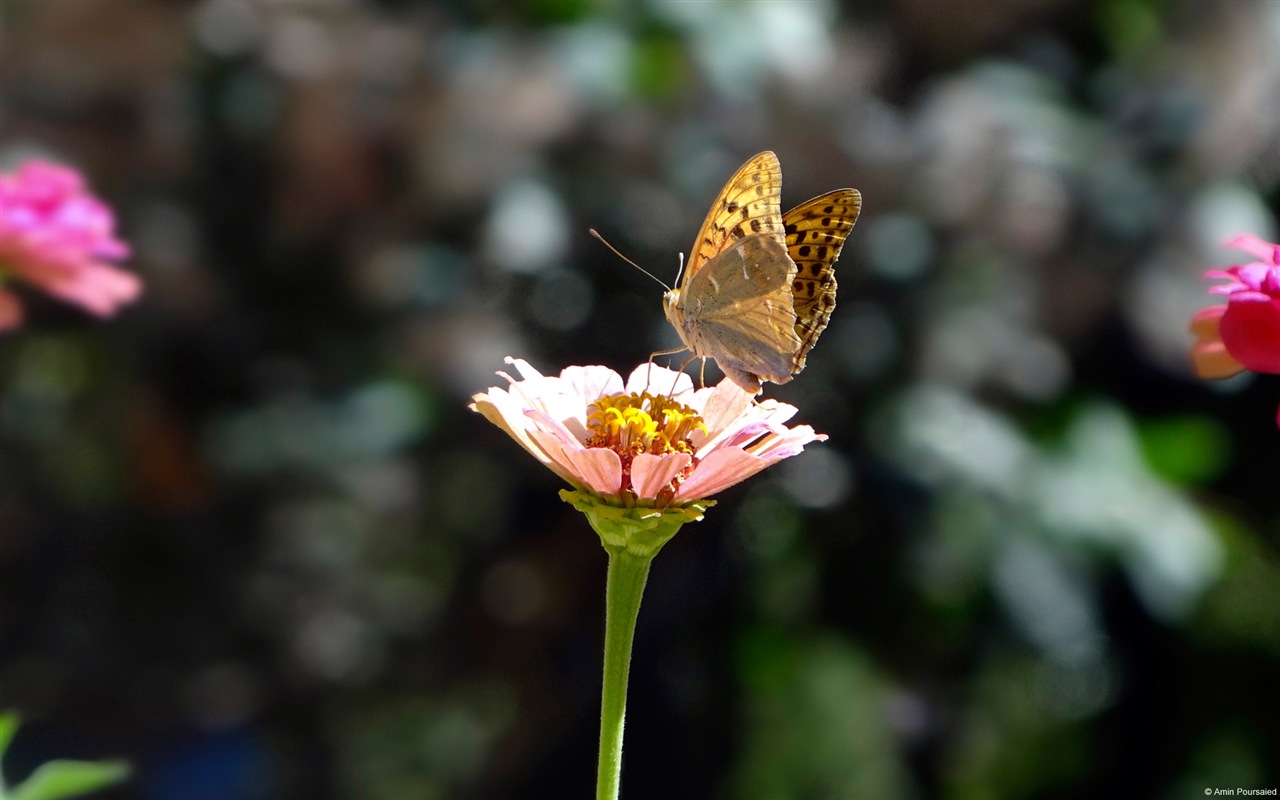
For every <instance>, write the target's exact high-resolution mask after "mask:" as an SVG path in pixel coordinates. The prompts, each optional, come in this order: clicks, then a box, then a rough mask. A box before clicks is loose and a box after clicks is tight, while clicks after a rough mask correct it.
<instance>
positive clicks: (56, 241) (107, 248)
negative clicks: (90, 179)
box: [0, 160, 142, 331]
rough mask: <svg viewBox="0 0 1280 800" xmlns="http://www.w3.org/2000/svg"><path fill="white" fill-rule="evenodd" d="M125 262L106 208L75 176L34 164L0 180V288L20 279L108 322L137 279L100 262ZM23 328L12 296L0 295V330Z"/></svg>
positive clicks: (136, 289)
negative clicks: (5, 283)
mask: <svg viewBox="0 0 1280 800" xmlns="http://www.w3.org/2000/svg"><path fill="white" fill-rule="evenodd" d="M128 255H129V246H128V245H127V244H125V243H124V242H123V241H121V240H120V239H118V238H116V235H115V215H114V214H112V212H111V208H110V207H109V206H107V204H106V203H104V202H102V201H101V200H99V199H98V198H97V197H94V196H93V195H92V194H90V193H89V192H88V191H86V189H85V184H84V179H83V178H82V177H81V176H80V173H78V172H76V171H75V170H74V169H71V168H69V167H63V166H59V165H57V164H51V163H48V162H46V161H38V160H37V161H28V162H27V163H25V164H23V165H22V166H21V167H20V168H19V169H18V171H17V172H15V173H13V174H12V175H0V285H2V284H3V283H4V282H5V280H7V279H8V278H18V279H20V280H23V281H25V282H26V283H29V284H31V285H32V286H35V287H37V288H39V289H41V290H43V291H45V292H47V293H48V294H50V295H53V296H54V297H57V298H59V299H61V300H65V301H67V302H69V303H74V304H75V305H78V306H80V307H81V308H84V309H85V310H86V311H88V312H90V313H91V314H95V315H97V316H99V317H108V316H111V315H112V314H114V313H115V311H116V310H117V309H118V308H119V307H120V306H121V305H123V304H125V303H128V302H130V301H132V300H134V299H135V298H137V297H138V295H139V294H140V293H141V291H142V282H141V281H139V280H138V278H137V277H136V276H135V275H132V274H130V273H128V272H125V271H123V270H121V269H118V268H116V267H114V266H112V265H110V264H108V263H105V262H106V261H108V260H112V261H114V260H119V259H123V258H127V257H128ZM21 322H22V305H21V303H20V301H19V300H18V297H17V296H16V295H14V294H13V293H11V292H9V291H6V290H4V289H3V288H0V331H3V330H8V329H11V328H14V327H17V326H18V325H19V324H20V323H21Z"/></svg>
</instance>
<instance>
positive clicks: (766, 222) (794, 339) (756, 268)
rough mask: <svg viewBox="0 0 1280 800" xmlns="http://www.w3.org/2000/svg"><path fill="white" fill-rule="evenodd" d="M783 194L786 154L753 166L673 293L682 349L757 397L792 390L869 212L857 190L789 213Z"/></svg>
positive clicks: (760, 158)
mask: <svg viewBox="0 0 1280 800" xmlns="http://www.w3.org/2000/svg"><path fill="white" fill-rule="evenodd" d="M781 195H782V167H781V165H780V164H779V163H778V157H777V156H776V155H774V154H773V153H772V152H768V151H766V152H763V153H760V154H758V155H756V156H753V157H752V158H750V159H748V160H747V162H746V163H745V164H743V165H742V166H741V167H739V168H738V171H737V172H735V173H734V175H733V177H732V178H730V179H729V182H728V183H726V184H725V186H724V188H723V189H721V190H720V195H719V197H717V198H716V201H715V203H713V204H712V206H711V211H709V212H708V213H707V218H706V220H704V221H703V223H702V228H701V229H700V230H699V231H698V237H697V238H696V239H695V240H694V243H693V249H692V250H691V251H690V254H689V263H688V265H687V269H686V270H685V273H684V277H683V279H682V280H680V281H679V285H678V286H677V287H676V288H675V289H672V290H671V291H669V292H667V293H666V294H665V295H664V296H663V310H664V311H665V312H666V315H667V320H668V321H669V322H670V323H671V325H672V327H674V328H675V329H676V333H678V334H679V335H680V341H681V342H682V343H683V344H684V347H683V348H681V349H684V350H689V351H690V352H692V353H693V356H691V359H692V358H698V357H701V358H702V359H703V360H704V361H705V360H706V359H708V358H712V359H715V362H716V364H717V365H719V367H720V369H721V371H723V372H724V374H725V376H726V377H728V378H729V379H730V380H732V381H733V382H734V383H736V384H738V385H739V386H741V387H742V388H743V389H744V390H746V391H748V392H750V393H752V394H757V393H759V391H760V384H761V382H762V381H772V382H773V383H786V382H787V381H789V380H791V379H792V377H794V376H795V374H796V373H798V372H799V371H800V370H802V369H804V365H805V358H806V357H807V356H808V354H809V351H810V350H812V349H813V345H814V343H815V342H816V341H817V340H818V336H819V335H820V334H821V333H822V331H823V329H824V328H826V327H827V321H828V320H829V319H830V318H831V311H832V310H833V309H834V308H835V306H836V276H835V270H834V268H833V266H834V264H835V262H836V259H837V258H839V256H840V248H841V247H843V246H844V240H845V237H846V236H847V235H848V234H849V231H850V229H852V228H853V224H854V222H856V221H857V219H858V213H859V212H860V211H861V210H862V195H861V194H860V193H859V192H858V190H857V189H837V190H836V191H834V192H828V193H827V194H824V195H821V196H819V197H815V198H813V199H812V200H807V201H805V202H803V203H801V204H800V205H798V206H796V207H795V208H793V209H791V210H790V211H788V212H787V213H786V214H780V213H779V211H778V209H779V201H780V199H781ZM674 352H679V351H678V350H677V351H674ZM686 363H687V362H686Z"/></svg>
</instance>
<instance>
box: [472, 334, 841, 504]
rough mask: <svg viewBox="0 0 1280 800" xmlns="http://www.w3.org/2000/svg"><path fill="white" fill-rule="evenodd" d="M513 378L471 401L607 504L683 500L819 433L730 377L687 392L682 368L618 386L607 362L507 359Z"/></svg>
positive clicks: (645, 368)
mask: <svg viewBox="0 0 1280 800" xmlns="http://www.w3.org/2000/svg"><path fill="white" fill-rule="evenodd" d="M507 363H509V364H511V365H513V366H514V367H515V368H516V371H517V372H519V374H520V376H521V378H522V380H516V379H514V378H512V377H511V376H509V375H506V374H505V373H499V374H500V375H502V376H503V377H504V378H506V379H507V381H508V382H509V383H510V386H508V387H507V388H505V389H503V388H499V387H494V388H491V389H490V390H489V391H488V392H485V393H483V394H477V395H476V396H475V397H474V398H472V399H473V403H472V405H471V408H472V410H474V411H478V412H480V413H481V414H483V415H484V416H485V418H486V419H488V420H489V421H490V422H492V423H494V424H495V425H497V426H498V427H500V428H502V429H503V430H504V431H506V432H507V433H508V434H509V435H510V436H511V437H512V438H513V439H515V440H516V441H517V442H519V443H520V445H521V446H522V447H524V449H525V450H528V451H529V452H530V453H531V454H532V455H533V456H534V457H535V458H537V459H538V460H539V461H541V462H542V463H543V464H545V465H546V466H547V467H548V468H549V469H551V470H552V471H553V472H555V473H556V474H557V475H559V476H560V477H562V478H564V479H565V480H566V481H568V482H569V483H571V484H572V485H573V486H575V487H576V488H578V489H580V490H584V491H588V492H590V493H591V494H593V495H595V496H596V497H599V498H601V499H603V500H604V501H606V502H607V503H608V504H610V505H615V506H619V507H625V508H631V507H637V506H638V507H642V508H657V509H662V508H666V507H667V506H677V507H678V506H683V505H688V504H690V503H692V502H694V501H699V500H704V499H706V498H708V497H710V496H712V495H714V494H716V493H717V492H721V491H723V490H725V489H727V488H729V487H730V486H733V485H734V484H736V483H738V482H740V481H743V480H745V479H747V478H749V477H751V476H752V475H754V474H756V473H757V472H760V471H761V470H763V469H764V468H765V467H768V466H770V465H771V464H775V463H777V462H778V461H781V460H782V459H784V458H787V457H788V456H793V455H796V454H797V453H799V452H801V451H802V450H803V449H804V446H805V445H806V444H808V443H809V442H814V441H822V440H825V439H826V438H827V437H826V436H825V435H823V434H819V433H815V432H814V430H813V428H811V427H809V426H808V425H799V426H796V427H794V428H788V427H787V426H786V425H784V424H783V423H785V422H786V421H787V420H788V419H790V418H791V416H792V415H794V414H795V413H796V409H795V407H794V406H789V405H787V404H785V403H779V402H777V401H776V400H765V401H764V402H761V403H756V402H754V398H753V397H752V396H751V395H750V394H747V393H746V392H744V391H742V389H740V388H738V386H737V385H736V384H734V383H733V382H732V381H721V382H720V384H718V385H717V386H715V387H707V388H703V389H698V390H694V388H693V381H692V380H690V378H689V376H688V375H686V374H684V373H682V372H673V371H671V370H669V369H665V368H663V367H659V366H656V365H650V364H644V365H641V366H640V367H637V368H636V370H635V371H633V372H632V373H631V376H630V377H629V378H628V379H627V381H626V384H625V385H624V384H623V381H622V378H621V376H619V375H618V373H616V372H614V371H613V370H611V369H608V368H607V367H594V366H593V367H567V368H566V369H564V370H562V371H561V372H560V375H559V376H558V377H547V376H544V375H542V374H540V373H539V372H538V371H537V370H535V369H534V368H533V367H531V366H529V364H528V363H527V362H525V361H523V360H522V359H512V358H508V359H507Z"/></svg>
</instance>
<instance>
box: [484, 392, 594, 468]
mask: <svg viewBox="0 0 1280 800" xmlns="http://www.w3.org/2000/svg"><path fill="white" fill-rule="evenodd" d="M504 406H507V407H508V410H507V411H506V412H504V411H503V410H502V409H503V407H504ZM470 408H471V410H472V411H476V412H479V413H480V414H482V415H484V418H485V419H487V420H489V421H490V422H492V423H493V424H494V425H497V426H498V427H499V428H501V429H502V430H503V431H505V432H506V434H507V435H508V436H510V437H511V438H512V439H515V440H516V442H517V443H518V444H519V445H520V446H521V447H523V448H524V449H525V450H526V451H527V452H528V453H529V454H530V455H532V456H533V457H534V458H536V459H538V461H539V462H541V463H542V464H543V465H544V466H546V467H547V468H548V469H550V470H551V471H552V472H554V473H556V474H557V475H559V476H560V477H561V478H564V479H565V480H566V481H568V482H569V483H573V482H574V476H573V472H572V471H571V470H570V469H568V468H567V467H564V466H561V465H560V464H557V463H556V462H555V461H554V460H553V459H552V458H551V457H550V456H549V455H548V454H547V452H546V449H545V448H543V446H542V445H540V444H538V443H537V442H536V441H534V439H533V437H532V436H531V431H530V429H529V428H528V427H525V425H526V421H525V420H524V417H523V415H522V414H520V413H519V411H520V409H519V407H518V406H516V407H515V409H514V411H515V415H514V418H516V419H518V421H519V423H520V424H518V425H512V424H510V423H511V421H512V419H513V416H512V410H511V408H510V397H509V396H506V393H505V392H502V390H501V389H490V390H489V393H488V394H478V395H476V396H475V397H473V398H472V403H471V406H470ZM548 435H549V434H548Z"/></svg>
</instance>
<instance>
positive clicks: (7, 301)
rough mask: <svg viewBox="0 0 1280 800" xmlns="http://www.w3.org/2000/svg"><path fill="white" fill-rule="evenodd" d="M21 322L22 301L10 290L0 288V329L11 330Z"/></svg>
mask: <svg viewBox="0 0 1280 800" xmlns="http://www.w3.org/2000/svg"><path fill="white" fill-rule="evenodd" d="M21 324H22V301H20V300H19V299H18V298H17V296H16V295H14V294H13V293H12V292H6V291H5V290H3V289H0V331H8V330H13V329H14V328H16V327H18V326H19V325H21Z"/></svg>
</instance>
